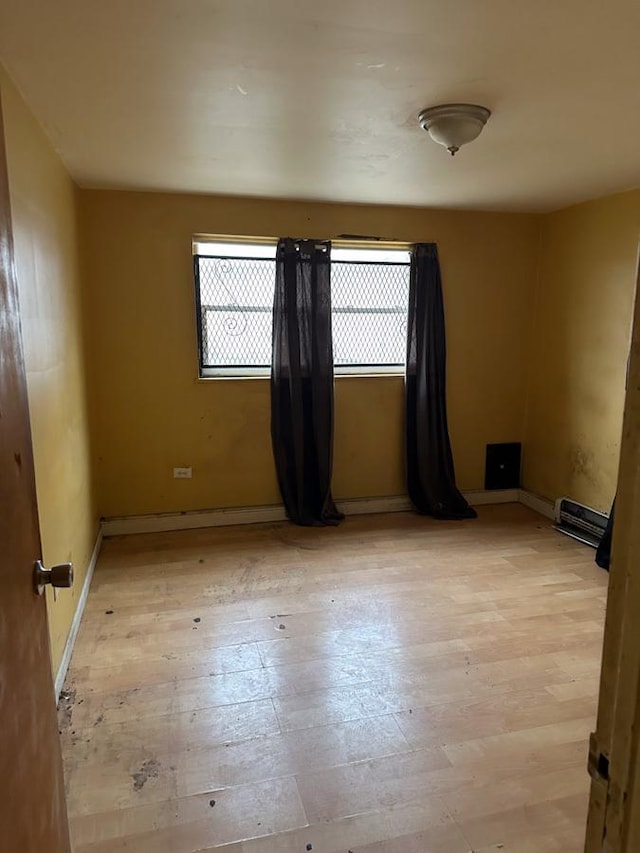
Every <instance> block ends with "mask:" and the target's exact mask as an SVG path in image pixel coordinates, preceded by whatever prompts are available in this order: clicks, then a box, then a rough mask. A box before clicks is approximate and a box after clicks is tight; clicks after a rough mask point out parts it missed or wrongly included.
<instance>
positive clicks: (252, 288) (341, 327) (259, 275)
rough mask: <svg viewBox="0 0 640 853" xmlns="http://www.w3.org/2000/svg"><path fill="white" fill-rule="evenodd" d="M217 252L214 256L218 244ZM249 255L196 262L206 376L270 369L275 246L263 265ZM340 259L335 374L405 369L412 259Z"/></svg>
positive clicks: (361, 254)
mask: <svg viewBox="0 0 640 853" xmlns="http://www.w3.org/2000/svg"><path fill="white" fill-rule="evenodd" d="M201 246H202V244H199V248H200V247H201ZM211 248H212V250H215V244H211ZM228 248H231V247H227V246H225V249H228ZM256 248H257V247H256ZM250 251H251V247H248V246H245V247H244V248H243V251H242V254H243V255H244V257H232V256H230V255H222V254H220V255H200V254H198V255H196V256H195V276H196V291H197V300H198V315H199V316H198V324H199V330H198V331H199V336H200V367H201V369H212V370H214V371H215V370H225V369H228V370H231V371H232V372H238V373H240V374H241V373H242V372H243V370H247V371H250V370H251V369H256V368H258V369H260V368H268V367H269V365H270V363H271V327H272V310H273V292H274V284H275V257H274V255H275V246H274V247H269V248H268V249H267V247H264V246H262V247H260V251H259V252H258V251H256V255H259V256H257V257H249V256H248V255H249V252H250ZM271 253H273V255H272V256H271V257H268V256H267V257H265V254H267V255H268V254H271ZM238 254H240V252H239V253H238ZM335 254H336V255H337V257H338V258H339V259H338V260H332V263H331V299H332V315H333V316H332V323H333V347H334V362H335V366H336V368H337V369H338V370H339V369H340V368H341V367H343V368H363V369H368V368H376V367H382V368H393V367H396V366H397V367H401V366H402V365H403V364H404V361H405V351H406V329H407V310H408V298H409V262H408V254H407V253H406V252H386V253H385V254H384V255H382V254H380V257H381V258H382V257H384V258H385V260H379V261H378V260H371V258H372V257H376V255H377V254H378V253H376V252H374V251H372V250H368V251H361V250H357V249H353V250H344V249H343V250H338V251H336V252H335ZM359 258H360V259H359ZM364 258H366V259H364ZM398 258H400V259H401V260H398Z"/></svg>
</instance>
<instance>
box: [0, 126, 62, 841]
mask: <svg viewBox="0 0 640 853" xmlns="http://www.w3.org/2000/svg"><path fill="white" fill-rule="evenodd" d="M40 556H41V552H40V534H39V528H38V510H37V506H36V492H35V480H34V469H33V455H32V450H31V431H30V427H29V412H28V406H27V395H26V384H25V372H24V362H23V357H22V343H21V337H20V315H19V311H18V299H17V289H16V281H15V273H14V263H13V240H12V234H11V215H10V208H9V186H8V180H7V165H6V156H5V147H4V129H3V124H2V112H1V110H0V851H2V853H68V851H69V850H70V846H69V831H68V826H67V815H66V806H65V800H64V782H63V776H62V759H61V754H60V740H59V736H58V725H57V719H56V707H55V699H54V692H53V680H52V675H51V658H50V650H49V636H48V630H47V613H46V607H45V598H44V596H39V595H37V594H36V593H35V591H34V585H33V568H34V561H35V560H37V559H39V558H40Z"/></svg>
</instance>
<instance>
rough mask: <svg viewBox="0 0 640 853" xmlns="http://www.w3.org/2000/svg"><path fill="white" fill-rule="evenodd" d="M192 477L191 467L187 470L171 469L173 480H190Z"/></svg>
mask: <svg viewBox="0 0 640 853" xmlns="http://www.w3.org/2000/svg"><path fill="white" fill-rule="evenodd" d="M192 475H193V471H192V468H191V466H189V468H174V469H173V478H174V480H190V479H191V477H192Z"/></svg>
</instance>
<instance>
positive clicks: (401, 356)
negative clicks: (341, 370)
mask: <svg viewBox="0 0 640 853" xmlns="http://www.w3.org/2000/svg"><path fill="white" fill-rule="evenodd" d="M408 304H409V265H408V264H407V263H390V262H383V263H377V262H366V263H360V262H357V261H332V262H331V307H332V314H333V317H332V321H333V360H334V363H335V365H336V367H339V366H348V365H360V366H371V367H378V366H387V367H391V366H394V365H398V366H400V365H403V364H404V361H405V353H406V349H407V311H408Z"/></svg>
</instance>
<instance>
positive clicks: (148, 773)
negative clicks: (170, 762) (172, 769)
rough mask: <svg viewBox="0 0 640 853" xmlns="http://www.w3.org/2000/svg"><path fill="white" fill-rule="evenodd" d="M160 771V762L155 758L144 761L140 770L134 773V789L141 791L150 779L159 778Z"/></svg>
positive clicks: (132, 776) (132, 775)
mask: <svg viewBox="0 0 640 853" xmlns="http://www.w3.org/2000/svg"><path fill="white" fill-rule="evenodd" d="M159 773H160V762H159V761H156V760H155V758H148V759H147V760H146V761H143V762H142V765H141V767H140V770H138V772H137V773H132V774H131V778H132V779H133V790H134V791H141V790H142V789H143V788H144V786H145V785H146V784H147V782H148V781H149V779H157V778H158V775H159Z"/></svg>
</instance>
